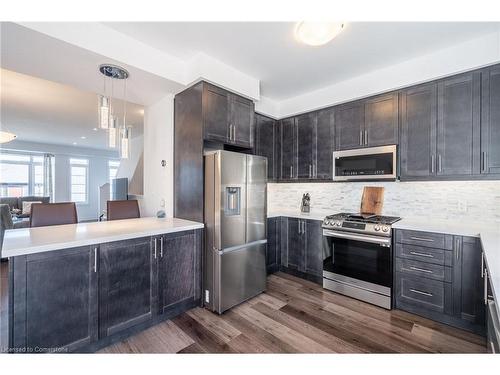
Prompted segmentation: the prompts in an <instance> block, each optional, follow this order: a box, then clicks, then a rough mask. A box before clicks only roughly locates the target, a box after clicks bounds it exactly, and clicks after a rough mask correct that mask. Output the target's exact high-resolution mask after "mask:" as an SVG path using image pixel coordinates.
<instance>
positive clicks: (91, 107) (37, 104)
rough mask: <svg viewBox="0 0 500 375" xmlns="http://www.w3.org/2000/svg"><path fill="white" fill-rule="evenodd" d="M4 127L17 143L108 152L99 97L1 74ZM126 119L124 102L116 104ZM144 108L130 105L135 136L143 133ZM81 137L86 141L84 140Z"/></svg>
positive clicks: (5, 71)
mask: <svg viewBox="0 0 500 375" xmlns="http://www.w3.org/2000/svg"><path fill="white" fill-rule="evenodd" d="M0 83H1V91H0V92H1V103H0V105H1V109H2V110H1V113H0V115H1V116H0V119H1V125H2V128H6V129H7V130H8V131H10V132H13V133H15V134H16V135H17V136H18V138H17V139H18V140H21V141H28V142H41V143H50V144H60V145H68V146H72V145H73V142H76V143H77V145H78V146H79V147H89V148H95V149H107V150H112V149H110V148H108V146H107V144H106V140H107V138H106V133H105V132H104V131H103V130H98V131H94V130H93V129H94V128H95V127H96V126H97V95H96V94H95V93H93V92H88V91H82V90H79V89H75V88H73V87H71V86H68V85H63V84H60V83H56V82H51V81H47V80H44V79H40V78H35V77H32V76H28V75H25V74H20V73H16V72H13V71H10V70H6V69H1V70H0ZM113 105H114V108H115V110H116V112H115V113H116V115H117V116H118V117H119V119H120V122H119V124H120V125H121V124H122V121H121V119H122V118H123V110H122V108H123V101H122V100H119V99H115V100H114V101H113ZM143 118H144V107H142V106H140V105H137V104H133V103H127V124H128V125H131V126H132V127H133V130H132V136H137V135H140V134H142V133H143ZM81 137H85V139H82V138H81Z"/></svg>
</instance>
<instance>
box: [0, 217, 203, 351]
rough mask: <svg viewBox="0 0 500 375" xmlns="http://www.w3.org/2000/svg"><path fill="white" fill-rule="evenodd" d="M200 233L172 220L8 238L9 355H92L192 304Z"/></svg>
mask: <svg viewBox="0 0 500 375" xmlns="http://www.w3.org/2000/svg"><path fill="white" fill-rule="evenodd" d="M202 231H203V224H201V223H197V222H193V221H187V220H182V219H176V218H165V219H158V218H140V219H127V220H116V221H108V222H96V223H80V224H69V225H59V226H50V227H39V228H27V229H21V230H19V229H18V230H10V231H7V232H6V234H5V239H4V246H3V251H2V252H3V254H2V255H3V256H4V257H8V258H9V351H12V352H38V351H44V352H71V351H79V352H82V351H95V350H97V349H98V348H101V347H103V346H106V345H109V344H110V343H113V342H115V341H118V340H121V339H123V338H125V337H127V336H129V335H131V334H133V333H136V332H139V331H141V330H143V329H145V328H147V327H149V326H151V325H154V324H156V323H158V322H160V321H163V320H165V319H168V318H171V317H173V316H175V315H177V314H179V313H181V312H183V311H185V310H188V309H190V308H192V307H194V306H197V305H199V304H200V298H201V244H202Z"/></svg>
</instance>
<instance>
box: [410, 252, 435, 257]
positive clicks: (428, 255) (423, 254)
mask: <svg viewBox="0 0 500 375" xmlns="http://www.w3.org/2000/svg"><path fill="white" fill-rule="evenodd" d="M410 254H411V255H418V256H420V257H426V258H434V255H432V254H426V253H419V252H418V251H410Z"/></svg>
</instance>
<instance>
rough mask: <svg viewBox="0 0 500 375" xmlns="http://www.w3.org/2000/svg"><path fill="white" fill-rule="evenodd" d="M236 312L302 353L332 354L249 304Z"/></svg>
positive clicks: (243, 305) (236, 308) (241, 306)
mask: <svg viewBox="0 0 500 375" xmlns="http://www.w3.org/2000/svg"><path fill="white" fill-rule="evenodd" d="M234 310H235V311H236V312H237V313H238V314H240V315H241V316H243V317H245V318H246V319H248V320H251V321H253V322H255V324H256V325H259V326H261V327H262V329H264V330H266V331H267V332H269V333H271V334H272V335H273V336H276V337H278V338H279V339H281V340H282V341H286V342H288V343H289V344H290V345H291V346H293V347H294V348H296V349H297V350H299V351H300V352H302V353H331V351H330V350H329V349H328V348H327V347H325V346H323V345H320V344H318V343H317V342H315V341H313V340H311V339H309V338H308V337H306V336H304V335H302V334H300V333H298V332H296V331H294V330H292V329H289V328H288V327H286V326H284V325H283V324H280V323H278V322H276V321H275V320H273V319H271V318H268V317H267V316H265V315H264V314H261V313H260V312H258V311H256V310H254V309H252V307H251V306H250V305H248V304H242V305H240V306H237V307H235V308H234Z"/></svg>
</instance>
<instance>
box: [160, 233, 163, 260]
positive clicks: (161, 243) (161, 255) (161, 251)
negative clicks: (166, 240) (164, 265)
mask: <svg viewBox="0 0 500 375" xmlns="http://www.w3.org/2000/svg"><path fill="white" fill-rule="evenodd" d="M160 257H161V258H163V237H160Z"/></svg>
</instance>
